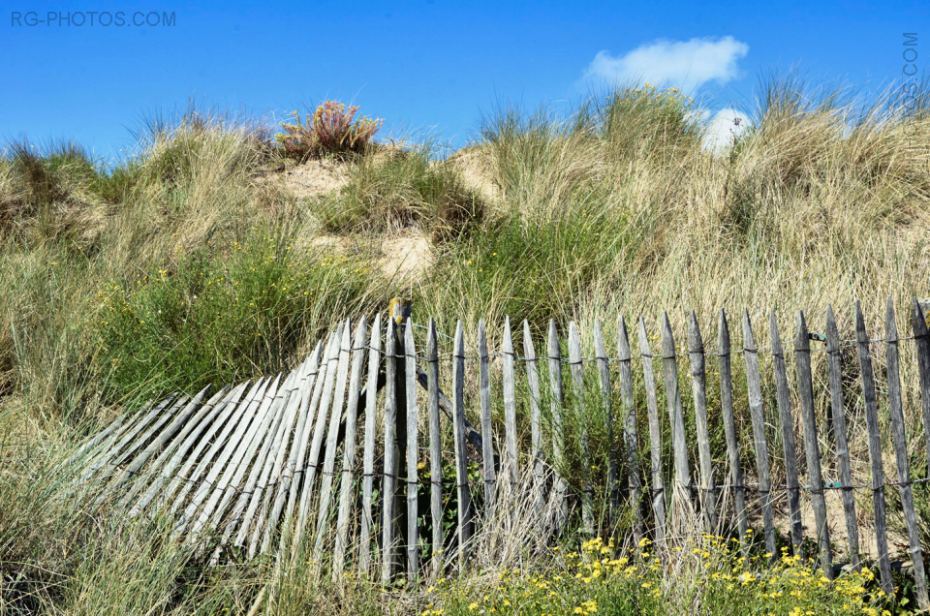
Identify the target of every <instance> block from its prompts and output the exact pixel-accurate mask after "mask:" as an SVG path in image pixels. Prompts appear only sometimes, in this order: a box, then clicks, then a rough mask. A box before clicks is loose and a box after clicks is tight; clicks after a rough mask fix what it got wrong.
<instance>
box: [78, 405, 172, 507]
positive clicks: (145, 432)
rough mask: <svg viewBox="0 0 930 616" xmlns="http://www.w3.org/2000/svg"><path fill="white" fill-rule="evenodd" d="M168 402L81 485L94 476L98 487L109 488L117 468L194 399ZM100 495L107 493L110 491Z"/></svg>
mask: <svg viewBox="0 0 930 616" xmlns="http://www.w3.org/2000/svg"><path fill="white" fill-rule="evenodd" d="M165 402H166V404H165V405H164V406H162V405H161V404H160V405H158V406H157V407H156V408H155V409H153V410H152V412H151V413H149V415H148V416H147V417H145V418H143V419H142V421H140V422H138V423H137V424H136V425H135V426H133V427H132V429H130V430H128V431H127V432H126V434H125V435H124V436H123V438H122V439H120V442H119V443H117V444H116V446H115V447H114V448H113V450H111V451H109V452H106V453H105V454H104V455H102V456H100V458H98V459H97V460H95V461H94V462H93V463H92V465H91V466H90V467H89V468H88V470H87V471H85V472H84V474H83V475H82V476H81V482H86V481H87V480H89V479H90V478H91V477H92V476H93V477H94V483H95V484H96V485H98V486H99V485H106V482H107V480H108V479H109V478H110V477H112V476H113V474H114V473H117V472H118V470H117V469H118V468H119V467H120V466H121V465H123V464H126V463H127V462H128V461H129V460H131V459H132V458H133V456H135V455H136V454H137V453H138V452H139V451H140V450H141V449H142V448H143V446H144V445H145V443H147V442H149V440H150V439H151V438H152V437H153V436H154V435H155V434H158V433H159V432H160V431H161V429H162V428H163V427H164V426H165V424H167V423H168V422H169V421H171V419H173V418H174V417H176V416H177V415H178V413H182V412H183V411H184V410H185V409H186V408H187V405H188V403H189V402H190V398H189V397H187V396H179V397H175V398H171V400H170V404H167V402H168V401H167V400H166V401H165ZM98 492H99V493H104V492H106V490H105V489H104V490H99V491H98Z"/></svg>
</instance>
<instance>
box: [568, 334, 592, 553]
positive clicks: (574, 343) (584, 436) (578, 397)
mask: <svg viewBox="0 0 930 616" xmlns="http://www.w3.org/2000/svg"><path fill="white" fill-rule="evenodd" d="M568 367H569V372H570V373H571V377H572V393H573V394H574V399H575V408H576V413H575V417H576V421H577V423H578V436H579V445H580V447H581V464H582V467H583V468H584V474H583V475H582V477H581V481H582V487H581V522H582V531H583V532H585V533H587V534H589V535H591V534H594V486H593V482H592V479H591V451H590V447H589V445H588V422H589V417H588V415H589V414H588V412H587V409H586V408H585V407H586V400H585V387H584V364H583V360H582V356H581V335H580V334H579V333H578V326H577V325H576V324H575V322H574V321H569V323H568Z"/></svg>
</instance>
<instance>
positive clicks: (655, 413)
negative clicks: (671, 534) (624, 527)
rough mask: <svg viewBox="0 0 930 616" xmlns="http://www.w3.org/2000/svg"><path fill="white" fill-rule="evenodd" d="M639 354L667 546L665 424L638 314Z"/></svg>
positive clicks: (656, 500) (662, 542) (658, 513)
mask: <svg viewBox="0 0 930 616" xmlns="http://www.w3.org/2000/svg"><path fill="white" fill-rule="evenodd" d="M639 354H640V357H641V358H642V363H643V384H644V385H645V387H646V412H647V414H648V417H649V454H650V462H651V483H652V511H653V514H654V515H655V520H656V545H658V546H659V547H660V548H662V549H664V548H666V547H668V543H667V540H666V536H665V534H666V533H665V524H666V513H665V481H664V480H663V479H662V424H661V423H660V421H659V402H658V399H657V397H656V379H655V373H654V372H653V367H652V349H651V348H650V347H649V335H648V334H647V333H646V322H645V321H644V320H643V318H642V317H640V318H639Z"/></svg>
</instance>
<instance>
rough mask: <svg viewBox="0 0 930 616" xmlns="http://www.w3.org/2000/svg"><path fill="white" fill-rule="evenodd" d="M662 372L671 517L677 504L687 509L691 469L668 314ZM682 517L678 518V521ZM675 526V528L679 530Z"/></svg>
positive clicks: (663, 320) (664, 320)
mask: <svg viewBox="0 0 930 616" xmlns="http://www.w3.org/2000/svg"><path fill="white" fill-rule="evenodd" d="M662 374H663V376H664V380H665V398H666V403H667V405H668V419H669V423H670V424H671V427H672V458H673V461H674V465H673V467H674V469H675V477H674V481H673V486H674V489H673V493H672V498H673V501H672V502H673V505H675V507H673V519H674V511H675V509H677V508H678V507H686V509H685V511H689V510H690V508H691V498H692V491H693V488H694V485H693V484H692V483H691V469H690V466H689V464H688V444H687V440H686V438H687V435H686V434H685V415H684V412H683V411H682V408H681V392H680V391H679V389H678V358H677V355H676V353H675V338H674V337H673V335H672V325H671V323H669V320H668V314H667V313H666V314H663V315H662ZM681 521H682V520H678V522H679V523H680V522H681ZM681 530H682V529H681V528H676V531H679V532H680V531H681Z"/></svg>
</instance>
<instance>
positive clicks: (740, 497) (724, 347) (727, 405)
mask: <svg viewBox="0 0 930 616" xmlns="http://www.w3.org/2000/svg"><path fill="white" fill-rule="evenodd" d="M717 329H718V332H717V346H718V347H719V351H718V353H719V355H718V358H719V361H720V407H721V409H722V411H723V432H724V437H725V438H726V441H727V461H728V462H729V467H730V486H731V487H732V489H733V509H734V513H735V515H736V528H737V532H739V539H740V542H741V543H742V544H743V546H744V547H745V545H746V531H747V530H748V529H749V520H748V519H747V517H746V486H745V485H743V468H742V465H741V464H740V456H739V441H738V440H737V437H736V421H735V419H734V417H733V373H732V368H731V363H730V362H731V358H730V326H729V324H728V323H727V314H726V312H725V311H724V310H723V309H721V310H720V321H719V323H718V326H717Z"/></svg>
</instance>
